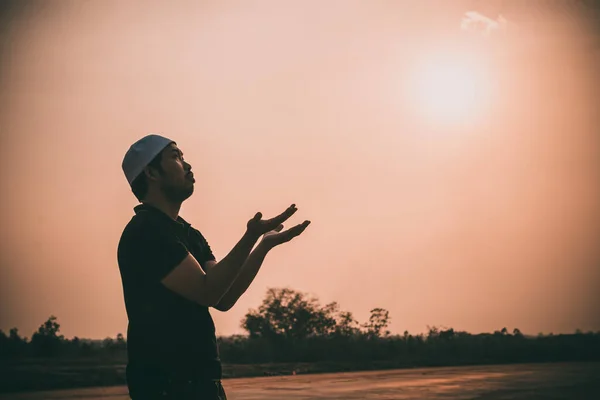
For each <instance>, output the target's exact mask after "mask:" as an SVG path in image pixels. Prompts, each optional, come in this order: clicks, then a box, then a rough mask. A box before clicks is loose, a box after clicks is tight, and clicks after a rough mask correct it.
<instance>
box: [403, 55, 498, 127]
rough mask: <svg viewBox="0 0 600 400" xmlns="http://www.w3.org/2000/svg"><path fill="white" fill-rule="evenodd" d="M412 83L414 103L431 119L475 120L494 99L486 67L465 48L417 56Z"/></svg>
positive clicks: (448, 121) (439, 121) (450, 121)
mask: <svg viewBox="0 0 600 400" xmlns="http://www.w3.org/2000/svg"><path fill="white" fill-rule="evenodd" d="M410 84H411V90H410V97H411V104H412V105H413V107H414V110H415V111H416V113H417V114H418V115H419V117H421V118H423V119H424V120H425V121H427V122H428V123H435V124H442V125H450V124H457V123H460V124H470V123H474V122H476V121H477V120H478V119H480V118H482V117H483V113H484V112H485V110H486V107H488V106H489V102H490V101H491V87H490V81H489V74H488V70H487V68H486V67H485V65H484V63H483V62H482V61H481V60H480V59H478V58H477V57H475V56H474V55H469V54H465V53H463V52H458V51H457V52H454V53H453V52H439V53H433V54H429V55H428V56H427V57H423V58H422V59H421V60H418V62H416V63H415V66H414V69H413V73H412V76H411V80H410Z"/></svg>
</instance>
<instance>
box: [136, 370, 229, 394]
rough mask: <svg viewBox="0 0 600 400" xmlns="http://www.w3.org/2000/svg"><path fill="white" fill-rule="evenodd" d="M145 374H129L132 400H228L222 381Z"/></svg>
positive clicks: (169, 374)
mask: <svg viewBox="0 0 600 400" xmlns="http://www.w3.org/2000/svg"><path fill="white" fill-rule="evenodd" d="M145 372H146V373H145V374H143V376H140V375H141V374H139V373H136V374H135V376H133V375H134V374H128V377H127V384H128V386H129V396H130V398H131V399H132V400H227V396H226V395H225V389H223V385H222V384H221V380H220V379H210V378H208V377H202V376H200V377H190V376H185V377H184V376H182V375H181V374H172V373H148V371H145Z"/></svg>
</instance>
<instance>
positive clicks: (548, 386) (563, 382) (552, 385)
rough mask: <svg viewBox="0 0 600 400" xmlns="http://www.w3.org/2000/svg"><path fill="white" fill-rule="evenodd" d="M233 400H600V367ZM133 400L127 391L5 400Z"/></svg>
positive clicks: (452, 376)
mask: <svg viewBox="0 0 600 400" xmlns="http://www.w3.org/2000/svg"><path fill="white" fill-rule="evenodd" d="M223 385H224V387H225V390H226V391H227V397H228V399H229V400H275V399H277V400H281V399H290V400H308V399H311V400H320V399H323V400H324V399H331V400H334V399H335V400H341V399H344V400H354V399H356V400H358V399H360V400H369V399H372V400H384V399H398V400H404V399H414V400H421V399H423V400H424V399H427V400H438V399H452V400H458V399H461V400H462V399H478V400H479V399H481V400H484V399H489V400H525V399H527V400H542V399H553V400H555V399H565V400H566V399H568V400H581V399H586V400H587V399H589V400H597V399H600V363H556V364H525V365H501V366H474V367H444V368H419V369H403V370H388V371H369V372H348V373H331V374H329V373H328V374H313V375H295V376H277V377H259V378H236V379H224V380H223ZM9 398H10V399H11V400H41V399H44V400H55V399H70V400H99V399H111V400H127V399H128V398H129V397H128V396H127V391H126V388H124V387H110V388H89V389H74V390H61V391H48V392H30V393H19V394H7V395H1V396H0V400H5V399H6V400H8V399H9Z"/></svg>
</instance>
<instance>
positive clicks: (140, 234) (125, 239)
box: [119, 212, 166, 247]
mask: <svg viewBox="0 0 600 400" xmlns="http://www.w3.org/2000/svg"><path fill="white" fill-rule="evenodd" d="M164 225H165V224H164V223H163V222H162V221H161V219H160V218H157V217H156V216H154V215H152V213H145V212H140V213H137V214H135V215H134V216H132V217H131V219H130V220H129V222H127V224H126V225H125V227H124V228H123V231H122V233H121V238H120V240H119V247H123V246H126V245H128V244H131V243H133V242H136V241H138V240H142V239H143V238H147V237H150V236H152V234H153V233H160V234H163V233H165V231H166V230H165V226H164Z"/></svg>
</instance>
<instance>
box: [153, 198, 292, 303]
mask: <svg viewBox="0 0 600 400" xmlns="http://www.w3.org/2000/svg"><path fill="white" fill-rule="evenodd" d="M296 210H297V209H296V206H295V205H294V204H292V205H291V206H290V207H289V208H287V209H286V210H285V211H284V212H282V213H281V214H279V215H278V216H276V217H274V218H271V219H268V220H262V214H261V213H256V215H255V216H254V218H252V219H251V220H250V221H248V224H247V230H246V232H245V233H244V235H243V237H242V238H241V239H240V241H239V242H238V243H237V244H236V245H235V246H234V248H233V249H232V250H231V251H230V252H229V254H227V256H226V257H224V258H223V259H222V260H221V261H219V262H218V263H217V264H216V265H215V266H213V267H212V268H209V269H208V271H206V272H205V271H204V270H202V268H201V266H200V264H199V263H198V261H197V260H196V259H195V258H194V257H193V256H192V255H191V254H189V253H188V254H187V256H186V257H185V258H184V259H183V261H181V262H180V263H179V265H177V266H176V267H175V268H174V269H172V270H171V271H170V272H169V273H168V274H167V275H166V276H165V277H164V278H162V280H161V282H162V284H163V285H165V286H166V287H167V288H168V289H170V290H172V291H173V292H175V293H178V294H179V295H181V296H183V297H185V298H187V299H189V300H191V301H194V302H196V303H198V304H201V305H203V306H207V307H215V306H216V305H217V304H218V303H219V301H220V300H221V298H223V296H224V295H225V294H226V293H227V291H228V290H229V288H230V287H231V285H233V282H234V281H235V279H236V278H237V276H238V275H239V273H240V272H241V270H242V267H243V266H244V263H245V262H246V259H247V258H248V255H250V252H251V251H252V248H253V247H254V245H255V244H256V242H257V241H258V239H259V238H260V237H261V236H262V235H263V234H265V233H267V232H270V231H272V230H273V229H276V228H277V227H278V226H279V225H280V224H282V223H283V222H285V221H286V220H287V219H288V218H289V217H290V216H292V215H293V214H294V213H295V212H296Z"/></svg>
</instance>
